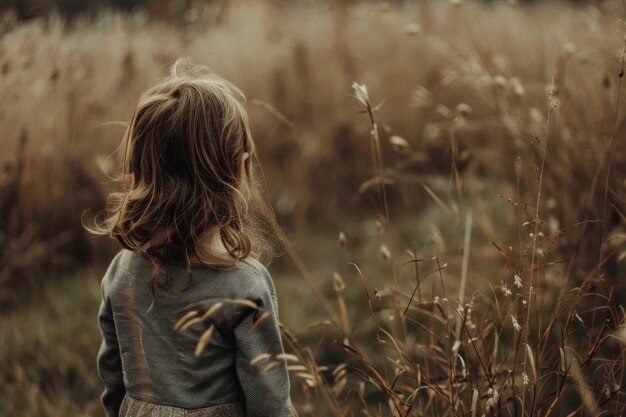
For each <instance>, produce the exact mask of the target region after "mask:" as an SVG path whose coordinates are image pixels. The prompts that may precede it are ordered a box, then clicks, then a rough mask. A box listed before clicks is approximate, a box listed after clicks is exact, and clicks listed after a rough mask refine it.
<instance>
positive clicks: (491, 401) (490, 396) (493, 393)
mask: <svg viewBox="0 0 626 417" xmlns="http://www.w3.org/2000/svg"><path fill="white" fill-rule="evenodd" d="M498 398H500V393H499V392H498V390H497V389H495V388H489V389H488V390H487V401H485V407H487V409H490V408H493V407H495V405H496V404H497V403H498Z"/></svg>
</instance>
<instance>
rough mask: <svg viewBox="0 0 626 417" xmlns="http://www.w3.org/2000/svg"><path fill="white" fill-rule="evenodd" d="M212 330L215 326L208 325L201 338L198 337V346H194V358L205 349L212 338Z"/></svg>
mask: <svg viewBox="0 0 626 417" xmlns="http://www.w3.org/2000/svg"><path fill="white" fill-rule="evenodd" d="M213 329H215V326H214V325H210V326H209V328H208V329H207V330H206V331H205V332H204V333H202V336H200V340H198V344H197V345H196V351H195V355H196V357H197V356H200V355H201V354H202V351H203V350H204V348H206V346H207V345H208V344H209V342H210V341H211V337H212V336H213Z"/></svg>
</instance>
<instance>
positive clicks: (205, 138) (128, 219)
mask: <svg viewBox="0 0 626 417" xmlns="http://www.w3.org/2000/svg"><path fill="white" fill-rule="evenodd" d="M243 101H245V96H244V94H243V93H242V92H241V90H239V89H238V88H237V87H235V86H234V85H233V84H231V83H230V82H228V81H226V80H225V79H223V78H221V77H219V76H217V75H215V74H213V73H211V72H210V71H209V70H208V68H206V67H202V66H195V65H192V64H191V63H190V61H189V60H187V59H179V60H178V61H176V63H175V64H174V65H173V66H172V68H171V70H170V75H169V77H167V78H165V79H164V80H162V81H161V82H160V83H158V84H157V85H155V86H154V87H152V88H150V89H149V90H148V91H146V92H145V93H144V94H143V96H142V97H141V98H140V100H139V102H138V104H137V107H136V109H135V112H134V114H133V116H132V119H131V121H130V123H129V125H128V128H127V130H126V132H125V135H124V139H123V142H122V147H121V150H122V169H121V173H120V176H119V178H118V179H117V181H116V182H117V185H118V190H117V191H115V192H113V193H111V195H110V196H109V198H108V200H107V210H106V213H105V214H104V216H103V217H101V218H99V219H96V228H95V230H93V231H94V232H95V233H98V234H106V235H109V236H111V237H113V238H115V239H117V240H118V241H119V242H120V243H121V244H122V246H123V247H125V248H127V249H130V250H133V251H139V252H144V253H146V254H148V255H149V256H150V257H151V259H152V260H153V264H154V266H155V269H154V273H153V279H152V282H151V285H152V289H153V290H154V283H155V282H156V278H157V276H158V275H159V272H160V271H161V270H162V269H161V267H162V265H163V264H164V263H167V262H170V261H174V262H181V261H182V262H184V263H185V264H186V265H187V269H188V271H189V274H190V276H191V260H192V258H194V256H195V258H196V259H197V260H198V261H199V262H200V263H202V264H205V265H208V266H211V267H215V268H228V267H232V266H234V265H235V264H236V262H237V261H238V260H240V259H242V258H245V257H247V256H249V255H251V256H253V257H255V258H257V259H260V260H261V261H266V260H267V259H268V257H270V256H271V250H272V245H271V244H270V241H269V237H268V235H267V234H266V233H264V230H267V229H268V228H265V227H263V226H262V223H263V222H264V221H267V219H269V218H273V217H272V215H271V210H270V209H269V207H268V205H267V204H265V202H264V200H263V198H262V197H261V194H260V192H259V188H260V182H259V181H258V180H257V179H256V175H255V170H256V169H258V162H257V158H256V151H255V145H254V142H253V140H252V135H251V132H250V126H249V122H248V115H247V112H246V110H245V109H244V107H243ZM245 153H248V154H249V155H250V158H248V159H247V160H245V162H244V161H243V159H244V154H245ZM242 164H243V167H244V168H243V172H241V171H240V168H241V167H242ZM268 216H269V217H268ZM207 234H209V235H211V236H213V235H216V236H219V237H220V238H221V242H222V243H223V245H224V247H225V248H226V250H227V252H228V255H230V256H229V259H224V257H220V256H217V255H215V254H213V253H211V251H207V250H206V249H205V248H204V246H203V245H202V244H201V243H203V241H206V238H207Z"/></svg>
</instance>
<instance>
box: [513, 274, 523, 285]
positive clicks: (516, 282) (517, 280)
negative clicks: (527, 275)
mask: <svg viewBox="0 0 626 417" xmlns="http://www.w3.org/2000/svg"><path fill="white" fill-rule="evenodd" d="M513 283H514V285H515V286H516V287H517V288H522V277H520V276H519V275H517V274H515V276H514V277H513Z"/></svg>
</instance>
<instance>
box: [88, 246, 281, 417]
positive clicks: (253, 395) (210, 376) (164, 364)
mask: <svg viewBox="0 0 626 417" xmlns="http://www.w3.org/2000/svg"><path fill="white" fill-rule="evenodd" d="M164 271H165V276H164V277H163V279H164V282H165V281H167V283H166V284H165V285H163V286H156V288H155V299H154V305H153V306H152V308H150V305H151V302H152V299H153V298H152V294H151V290H150V284H149V283H150V278H151V275H152V263H151V262H150V260H149V258H148V257H147V256H146V255H144V254H141V253H137V252H132V251H129V250H126V249H123V250H121V251H120V252H119V253H118V254H117V256H116V257H115V258H114V259H113V261H112V262H111V265H110V266H109V268H108V270H107V272H106V274H105V276H104V278H103V280H102V304H101V306H100V313H99V322H100V327H101V330H102V335H103V341H102V345H101V347H100V352H99V354H98V373H99V375H100V377H101V379H102V381H103V382H104V384H105V391H104V393H103V395H102V404H103V406H104V408H105V410H106V413H107V417H118V415H119V410H120V406H121V404H122V400H123V399H124V397H125V396H128V397H130V398H131V399H134V400H140V401H143V402H146V403H149V404H153V405H161V406H170V407H174V408H180V409H186V410H194V409H201V408H206V407H212V406H216V405H221V404H228V403H236V402H240V401H243V402H244V404H245V409H246V411H245V414H243V413H242V414H241V415H242V416H244V415H247V416H255V417H264V416H268V417H269V416H272V417H291V416H292V412H291V401H290V397H289V376H288V373H287V367H286V363H285V360H284V359H279V358H277V355H280V354H282V353H284V350H283V344H282V340H281V337H280V330H279V326H278V308H277V301H276V292H275V289H274V284H273V282H272V279H271V277H270V275H269V273H268V272H267V269H266V268H265V267H264V266H263V265H262V264H261V263H259V262H258V261H256V260H254V259H251V258H249V259H246V260H243V261H241V262H240V263H239V264H238V267H237V268H236V269H233V270H216V269H213V268H209V267H206V266H202V265H194V266H192V278H191V280H190V279H189V275H188V273H187V270H186V268H185V267H184V266H182V265H177V264H168V265H165V267H164ZM235 300H248V301H252V302H253V303H255V304H256V305H257V306H258V308H252V307H251V306H248V305H246V303H241V302H239V301H235ZM217 303H220V304H219V305H220V306H221V307H219V308H217V309H214V311H215V313H214V314H212V315H211V317H209V318H207V319H205V320H202V321H199V320H197V321H198V322H197V323H195V324H193V325H191V326H190V327H188V328H187V329H186V330H183V331H180V330H179V331H177V330H174V326H175V324H176V323H177V321H178V320H179V319H180V318H181V317H183V316H185V315H186V314H187V313H189V312H191V311H195V312H196V314H195V315H194V316H193V317H201V316H202V315H203V314H204V313H205V312H206V311H207V310H208V309H210V308H211V307H212V306H215V305H216V304H217ZM266 312H267V313H269V314H264V313H266ZM259 319H262V320H259ZM210 326H214V327H213V329H214V330H213V332H212V336H211V338H210V340H209V342H208V344H207V345H206V347H205V348H204V349H203V350H202V352H201V353H200V355H199V356H196V355H195V354H194V352H195V350H196V346H197V343H198V341H199V340H200V337H201V336H202V334H203V333H205V331H206V330H207V329H209V327H210ZM262 354H268V355H269V356H268V357H267V358H265V359H263V360H258V358H259V355H262ZM255 358H257V360H255V361H254V363H252V364H251V363H250V362H251V361H252V360H253V359H255ZM262 358H263V357H262ZM127 401H128V400H127ZM170 411H171V410H170ZM146 415H155V416H156V415H160V414H146ZM128 417H133V416H131V415H129V416H128Z"/></svg>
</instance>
